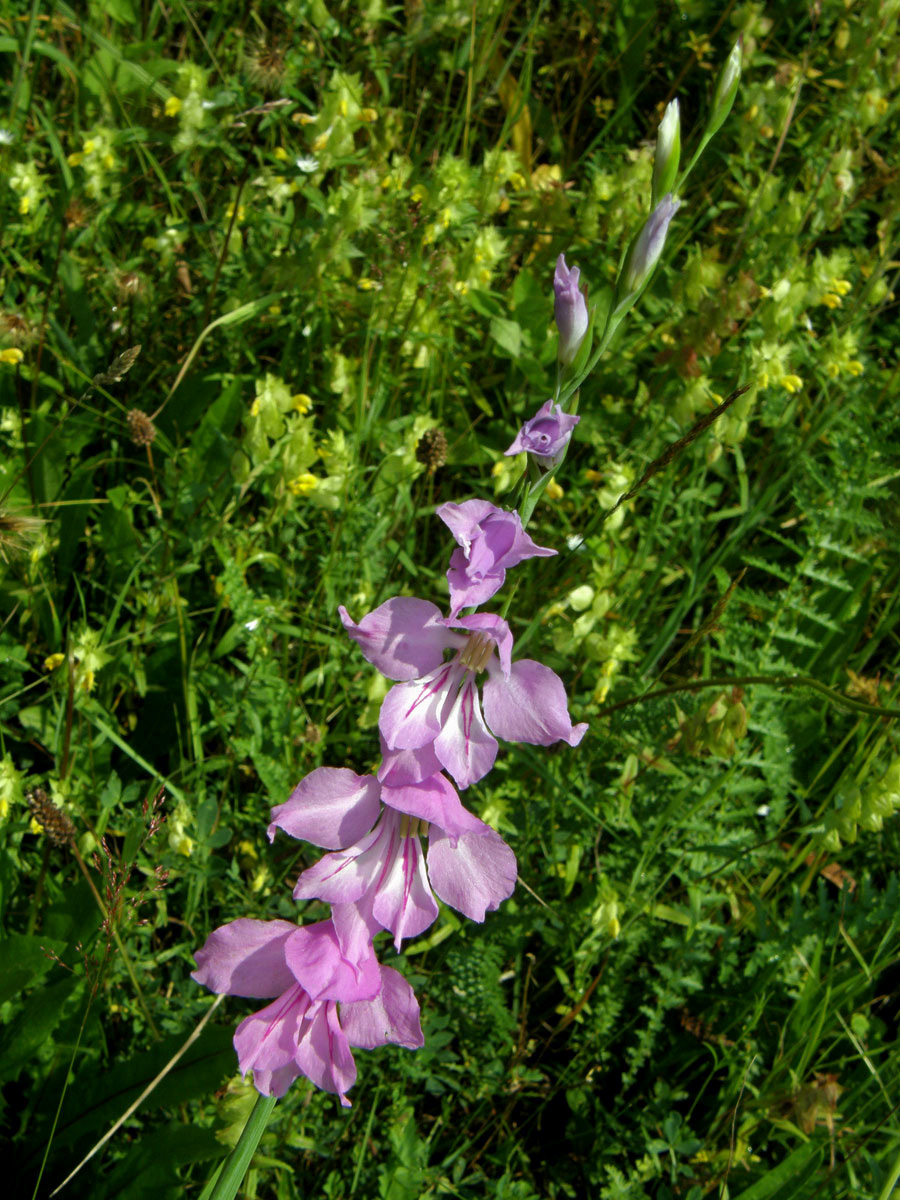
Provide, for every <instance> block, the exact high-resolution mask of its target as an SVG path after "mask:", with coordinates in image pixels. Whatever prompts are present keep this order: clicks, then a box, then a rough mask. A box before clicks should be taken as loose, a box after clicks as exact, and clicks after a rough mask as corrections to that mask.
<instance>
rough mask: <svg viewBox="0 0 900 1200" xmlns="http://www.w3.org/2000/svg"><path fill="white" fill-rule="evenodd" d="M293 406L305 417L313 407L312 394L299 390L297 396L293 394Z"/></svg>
mask: <svg viewBox="0 0 900 1200" xmlns="http://www.w3.org/2000/svg"><path fill="white" fill-rule="evenodd" d="M291 400H292V401H293V408H294V411H295V412H298V413H299V414H300V416H301V417H305V416H306V414H307V413H308V412H309V410H310V409H311V408H312V396H307V394H306V392H298V393H297V395H296V396H292V397H291Z"/></svg>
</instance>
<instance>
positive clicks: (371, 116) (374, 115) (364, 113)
mask: <svg viewBox="0 0 900 1200" xmlns="http://www.w3.org/2000/svg"><path fill="white" fill-rule="evenodd" d="M359 119H360V120H361V121H365V122H366V123H367V124H369V125H371V124H372V122H373V121H377V120H378V112H377V110H376V109H374V108H362V109H360V112H359Z"/></svg>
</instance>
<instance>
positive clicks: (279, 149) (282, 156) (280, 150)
mask: <svg viewBox="0 0 900 1200" xmlns="http://www.w3.org/2000/svg"><path fill="white" fill-rule="evenodd" d="M272 153H273V154H274V155H275V157H276V158H277V159H278V161H279V162H287V156H288V152H287V150H285V148H284V146H276V147H275V149H274V150H273V151H272Z"/></svg>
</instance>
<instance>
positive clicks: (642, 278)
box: [619, 192, 681, 297]
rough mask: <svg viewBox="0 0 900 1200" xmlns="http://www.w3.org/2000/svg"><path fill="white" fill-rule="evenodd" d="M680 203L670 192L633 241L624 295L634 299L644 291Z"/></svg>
mask: <svg viewBox="0 0 900 1200" xmlns="http://www.w3.org/2000/svg"><path fill="white" fill-rule="evenodd" d="M680 204H681V201H680V200H676V199H675V197H674V196H673V195H672V194H671V192H669V193H667V194H666V195H665V196H663V198H662V200H660V202H659V204H657V206H656V208H654V210H653V212H652V213H651V214H650V216H649V217H648V218H647V220H646V222H645V223H644V228H643V229H642V230H641V232H640V233H639V234H638V235H637V237H636V238H635V239H634V241H633V242H632V245H631V249H630V250H629V251H628V256H627V258H626V259H625V266H624V267H623V268H622V278H621V284H620V287H619V295H620V296H622V297H624V296H630V295H633V294H634V293H635V292H638V291H640V289H641V288H642V287H643V286H644V284H645V283H646V282H647V280H648V279H649V278H650V274H651V272H652V271H653V268H654V267H655V266H656V264H657V263H658V262H659V256H660V255H661V254H662V252H663V246H664V245H665V244H666V234H667V233H668V231H669V222H670V221H671V220H672V218H673V217H674V216H675V213H676V212H677V211H678V208H679V205H680Z"/></svg>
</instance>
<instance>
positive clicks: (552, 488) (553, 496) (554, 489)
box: [544, 479, 566, 500]
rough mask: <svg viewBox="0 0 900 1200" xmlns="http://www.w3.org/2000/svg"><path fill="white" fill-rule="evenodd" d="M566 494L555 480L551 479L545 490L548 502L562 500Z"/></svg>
mask: <svg viewBox="0 0 900 1200" xmlns="http://www.w3.org/2000/svg"><path fill="white" fill-rule="evenodd" d="M565 494H566V493H565V492H564V491H563V490H562V488H561V487H560V486H559V484H558V483H557V482H556V480H555V479H551V480H550V482H549V483H548V484H547V486H546V488H545V489H544V495H545V496H546V497H547V499H548V500H562V498H563V496H564V495H565Z"/></svg>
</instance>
